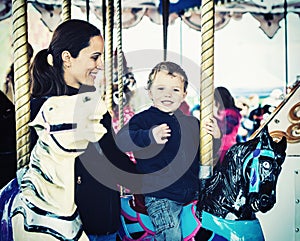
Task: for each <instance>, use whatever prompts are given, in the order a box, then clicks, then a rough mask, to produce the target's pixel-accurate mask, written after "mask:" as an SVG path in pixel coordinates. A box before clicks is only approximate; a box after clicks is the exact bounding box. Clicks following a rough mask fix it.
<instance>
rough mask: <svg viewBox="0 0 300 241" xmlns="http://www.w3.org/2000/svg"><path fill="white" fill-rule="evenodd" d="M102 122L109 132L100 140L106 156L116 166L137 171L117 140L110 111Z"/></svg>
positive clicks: (128, 170) (129, 170)
mask: <svg viewBox="0 0 300 241" xmlns="http://www.w3.org/2000/svg"><path fill="white" fill-rule="evenodd" d="M101 124H103V125H104V127H105V128H106V129H107V133H106V134H105V135H104V136H103V137H102V138H101V139H100V140H99V142H98V143H99V145H100V147H101V150H102V151H103V154H104V155H105V157H106V158H108V160H109V161H110V162H111V163H112V164H114V165H115V166H116V167H118V168H120V169H122V170H124V171H127V172H131V173H137V171H136V168H135V164H134V163H133V162H132V161H131V160H130V158H129V157H128V156H127V155H126V154H125V153H123V152H122V151H121V150H120V149H119V147H118V146H117V144H116V142H115V134H114V133H115V132H114V130H113V129H112V124H111V116H110V114H109V113H108V112H107V113H106V114H105V115H104V116H103V119H102V120H101Z"/></svg>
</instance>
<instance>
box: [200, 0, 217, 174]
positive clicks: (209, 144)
mask: <svg viewBox="0 0 300 241" xmlns="http://www.w3.org/2000/svg"><path fill="white" fill-rule="evenodd" d="M201 37H202V45H201V49H202V51H201V52H202V54H201V80H200V147H201V149H200V174H199V177H200V178H202V179H205V178H209V177H210V176H211V175H212V171H213V140H212V137H211V135H209V134H207V133H206V131H205V129H204V128H203V127H204V125H205V123H206V122H207V121H210V118H211V117H212V116H213V105H214V1H213V0H202V6H201Z"/></svg>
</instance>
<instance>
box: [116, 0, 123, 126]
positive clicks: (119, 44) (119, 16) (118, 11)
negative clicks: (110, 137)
mask: <svg viewBox="0 0 300 241" xmlns="http://www.w3.org/2000/svg"><path fill="white" fill-rule="evenodd" d="M116 17H117V19H116V22H117V56H118V95H119V128H120V129H121V128H122V127H123V125H124V115H123V55H122V4H121V0H118V1H117V7H116Z"/></svg>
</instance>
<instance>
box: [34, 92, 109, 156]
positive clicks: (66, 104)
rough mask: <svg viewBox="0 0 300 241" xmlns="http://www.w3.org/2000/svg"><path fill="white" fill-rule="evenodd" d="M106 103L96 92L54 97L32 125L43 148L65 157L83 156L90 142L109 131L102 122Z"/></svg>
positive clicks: (45, 105) (47, 101) (41, 110)
mask: <svg viewBox="0 0 300 241" xmlns="http://www.w3.org/2000/svg"><path fill="white" fill-rule="evenodd" d="M106 111H107V110H106V107H105V103H104V102H103V101H102V99H101V97H100V95H99V94H98V93H96V92H88V93H82V94H78V95H73V96H55V97H51V98H49V99H48V100H46V101H45V103H44V104H43V106H42V107H41V109H40V111H39V113H38V114H37V116H36V118H35V119H34V120H33V121H32V122H31V123H30V126H33V127H34V128H35V130H36V132H37V134H38V136H39V142H40V143H41V144H42V146H43V148H51V151H52V152H53V151H54V152H55V153H59V154H62V155H72V156H73V155H75V156H78V155H80V154H81V153H82V152H83V151H84V150H85V149H86V148H87V145H88V143H89V142H96V141H98V140H99V139H100V138H101V137H102V136H103V135H104V134H105V133H106V129H105V128H104V127H103V125H102V124H100V120H101V119H102V117H103V115H104V114H105V113H106Z"/></svg>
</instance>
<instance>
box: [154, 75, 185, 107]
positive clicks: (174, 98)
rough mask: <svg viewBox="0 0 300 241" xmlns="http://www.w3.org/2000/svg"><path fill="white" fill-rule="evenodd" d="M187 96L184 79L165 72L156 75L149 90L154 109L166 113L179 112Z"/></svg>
mask: <svg viewBox="0 0 300 241" xmlns="http://www.w3.org/2000/svg"><path fill="white" fill-rule="evenodd" d="M186 94H187V93H186V92H184V83H183V77H182V76H181V75H179V74H177V73H174V74H169V73H168V72H167V71H164V70H161V71H159V72H157V73H156V75H155V78H154V80H153V84H152V86H151V88H150V90H149V96H150V98H151V99H152V101H153V105H154V107H156V108H158V109H159V110H161V111H164V112H174V111H175V110H177V109H178V108H179V106H180V104H181V102H182V101H183V100H184V98H185V96H186Z"/></svg>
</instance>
